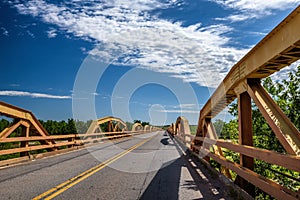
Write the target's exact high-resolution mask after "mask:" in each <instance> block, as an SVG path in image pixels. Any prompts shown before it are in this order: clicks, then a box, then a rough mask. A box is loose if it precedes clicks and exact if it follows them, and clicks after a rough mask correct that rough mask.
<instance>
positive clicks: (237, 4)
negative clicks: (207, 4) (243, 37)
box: [210, 0, 300, 22]
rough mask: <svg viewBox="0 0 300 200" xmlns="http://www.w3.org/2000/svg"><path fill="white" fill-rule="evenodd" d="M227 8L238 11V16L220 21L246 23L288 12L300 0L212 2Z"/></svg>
mask: <svg viewBox="0 0 300 200" xmlns="http://www.w3.org/2000/svg"><path fill="white" fill-rule="evenodd" d="M210 1H213V2H215V3H217V4H220V5H222V6H224V7H226V8H230V9H233V10H236V11H237V12H238V13H237V14H232V15H230V16H228V17H226V18H218V19H219V20H230V21H233V22H238V21H244V20H248V19H253V18H256V19H258V18H262V17H264V16H267V15H271V14H272V13H273V11H274V10H286V9H290V8H295V7H296V6H298V5H299V3H300V0H271V1H266V0H265V1H264V0H210Z"/></svg>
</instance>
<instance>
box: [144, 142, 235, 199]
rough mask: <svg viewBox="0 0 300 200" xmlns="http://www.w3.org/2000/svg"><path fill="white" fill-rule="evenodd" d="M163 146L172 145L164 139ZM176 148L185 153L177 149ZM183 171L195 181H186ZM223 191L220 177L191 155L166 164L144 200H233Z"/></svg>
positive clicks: (145, 194) (151, 183) (153, 181)
mask: <svg viewBox="0 0 300 200" xmlns="http://www.w3.org/2000/svg"><path fill="white" fill-rule="evenodd" d="M161 143H163V144H164V145H168V144H169V142H168V140H167V138H165V139H162V140H161ZM176 147H177V150H178V151H181V150H180V148H179V147H178V146H177V145H176ZM183 171H185V174H186V173H188V174H190V175H188V177H192V179H191V178H186V177H187V176H186V175H185V176H184V175H183V174H182V172H183ZM181 177H182V178H181ZM223 187H224V185H223V184H222V182H221V181H220V180H219V179H218V177H217V176H216V175H214V174H212V173H211V172H210V171H208V170H207V169H206V168H205V167H204V166H203V164H201V162H200V161H199V160H198V158H195V157H192V156H190V155H189V154H188V152H187V154H186V155H182V156H181V157H179V158H178V159H177V160H175V161H172V162H171V163H165V164H164V166H163V167H161V169H160V170H159V171H158V172H157V173H156V175H155V176H154V178H153V179H152V181H151V182H150V184H149V185H148V187H147V188H146V190H145V191H144V193H143V194H142V195H141V197H140V199H143V200H152V199H172V200H176V199H209V200H211V199H222V198H223V199H233V198H231V197H229V196H228V194H227V193H226V192H225V190H224V188H223ZM189 195H191V196H189ZM195 197H197V198H195Z"/></svg>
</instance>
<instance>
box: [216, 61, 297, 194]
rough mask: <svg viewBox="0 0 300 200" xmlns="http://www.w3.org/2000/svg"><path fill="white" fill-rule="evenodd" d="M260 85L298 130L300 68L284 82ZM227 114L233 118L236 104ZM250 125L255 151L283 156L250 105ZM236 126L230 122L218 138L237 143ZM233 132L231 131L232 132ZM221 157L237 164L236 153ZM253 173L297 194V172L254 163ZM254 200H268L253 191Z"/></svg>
mask: <svg viewBox="0 0 300 200" xmlns="http://www.w3.org/2000/svg"><path fill="white" fill-rule="evenodd" d="M262 85H263V86H264V88H265V89H266V91H267V92H268V93H269V94H270V95H271V96H272V98H273V99H274V101H275V102H276V103H277V104H278V106H279V107H280V108H281V109H282V110H283V112H284V113H285V114H286V115H287V117H288V118H289V119H290V120H291V121H292V123H293V124H294V125H295V126H296V127H297V128H298V129H299V128H300V113H299V110H300V66H299V67H298V68H297V69H296V70H295V71H292V72H290V73H289V74H288V79H287V80H283V81H282V82H274V81H272V79H271V78H266V79H264V80H263V82H262ZM229 111H230V113H231V114H232V115H234V116H237V113H238V112H237V102H236V101H235V102H234V103H232V104H231V105H230V108H229ZM252 123H253V135H254V138H253V139H254V141H253V142H254V146H255V147H257V148H262V149H268V150H272V151H276V152H279V153H286V151H285V150H284V148H283V147H282V145H281V143H280V142H279V140H278V139H277V137H276V136H275V134H274V133H273V131H272V129H271V128H270V126H269V125H268V124H267V122H266V120H265V119H264V117H263V116H262V114H261V113H260V111H259V109H258V108H257V106H255V105H254V104H252ZM237 127H238V122H237V120H235V121H230V122H229V123H226V124H225V125H224V127H223V129H222V132H221V137H223V138H226V139H231V140H235V141H237V138H238V131H237ZM233 130H234V131H233ZM225 156H226V157H227V158H228V157H230V158H231V159H232V160H234V161H235V162H238V156H237V153H234V152H231V151H226V152H225ZM255 172H256V173H258V174H260V175H262V176H265V177H267V178H270V179H273V180H274V181H276V182H277V183H280V184H281V185H283V186H285V187H287V188H290V189H292V190H294V191H297V190H298V189H299V188H300V183H299V182H297V181H295V180H294V179H293V178H289V176H290V177H294V178H298V177H299V172H295V171H291V170H288V169H285V168H283V167H281V166H277V165H272V164H269V163H266V162H264V161H260V160H255ZM256 199H272V198H271V197H270V196H269V195H267V194H265V193H263V192H262V191H261V190H259V189H257V191H256Z"/></svg>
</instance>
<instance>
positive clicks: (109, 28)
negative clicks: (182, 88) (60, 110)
mask: <svg viewBox="0 0 300 200" xmlns="http://www.w3.org/2000/svg"><path fill="white" fill-rule="evenodd" d="M88 2H89V4H83V3H82V2H78V1H72V2H71V3H69V4H68V5H67V4H63V3H60V4H59V6H58V5H54V4H51V3H47V2H46V1H43V0H31V1H28V2H26V3H23V4H20V3H16V4H15V7H17V9H18V11H19V12H20V13H22V14H30V15H33V16H36V17H39V18H41V19H42V20H43V21H44V22H46V23H49V24H53V25H56V26H58V27H59V28H60V29H61V30H64V31H65V32H66V33H67V34H69V33H72V34H73V35H75V36H77V37H81V38H83V39H87V40H93V41H96V42H97V43H99V44H100V47H99V48H98V49H95V50H93V51H91V52H90V54H94V55H98V56H102V58H107V59H112V58H110V57H109V56H111V55H113V54H112V52H115V51H118V52H120V51H121V52H123V53H124V54H125V55H124V57H123V59H121V60H120V59H119V61H120V63H116V64H122V65H133V66H138V67H141V68H145V69H148V70H153V71H157V72H165V73H169V74H170V76H173V77H176V78H181V79H183V80H184V81H186V82H196V83H198V84H200V85H203V86H209V87H216V86H217V85H218V84H219V83H220V81H221V80H222V78H223V77H224V76H225V75H226V73H227V72H228V70H229V69H230V67H231V66H232V65H233V64H234V63H235V62H236V61H238V60H239V59H240V58H241V57H242V56H243V55H244V54H245V53H246V52H247V50H248V49H235V48H233V47H226V45H227V44H228V43H229V40H230V38H228V37H225V36H224V33H227V32H229V31H231V30H232V29H231V28H229V27H227V26H225V25H212V26H208V27H204V26H202V25H201V24H194V25H191V26H188V27H184V26H183V25H182V24H181V23H179V22H176V23H174V22H171V21H168V20H164V19H159V18H157V17H156V16H151V15H150V14H149V11H151V10H153V9H156V8H166V7H168V6H170V5H177V4H178V1H171V0H170V1H164V2H165V3H161V2H159V1H158V0H135V1H130V3H128V1H125V0H115V1H108V0H107V1H103V3H101V4H99V3H93V2H90V1H88ZM51 33H52V32H51ZM53 33H54V32H53Z"/></svg>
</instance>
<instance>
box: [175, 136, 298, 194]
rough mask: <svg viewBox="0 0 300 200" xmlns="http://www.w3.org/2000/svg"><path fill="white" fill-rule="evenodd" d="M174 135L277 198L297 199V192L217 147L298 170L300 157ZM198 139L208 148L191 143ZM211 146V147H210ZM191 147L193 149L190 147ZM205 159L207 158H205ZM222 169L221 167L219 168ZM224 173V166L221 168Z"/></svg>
mask: <svg viewBox="0 0 300 200" xmlns="http://www.w3.org/2000/svg"><path fill="white" fill-rule="evenodd" d="M175 137H176V138H177V139H178V140H180V141H181V142H182V143H183V144H185V145H186V147H187V148H189V149H190V150H191V151H192V152H195V150H197V151H198V152H199V153H197V154H196V155H197V156H200V157H201V158H205V157H207V156H208V157H210V158H212V159H213V160H215V161H216V162H218V163H220V164H221V165H222V166H223V167H225V168H226V169H230V170H232V171H234V172H235V173H236V174H237V175H239V176H240V177H242V178H244V179H246V180H247V181H249V182H250V183H251V184H253V185H255V186H257V187H259V188H261V189H262V190H264V191H265V192H267V193H268V194H270V195H272V196H274V197H275V198H277V199H299V197H300V195H299V193H298V192H293V191H291V190H290V189H288V188H286V187H283V186H281V185H280V184H278V183H276V182H274V181H272V180H270V179H267V178H265V177H263V176H261V175H259V174H257V173H255V172H254V171H252V170H250V169H248V168H245V167H243V166H241V165H240V164H238V163H235V162H232V161H230V160H227V159H226V158H225V157H224V156H222V155H220V154H219V152H217V151H218V150H217V149H218V148H222V151H224V150H225V149H226V150H230V151H233V152H236V153H239V154H240V155H246V156H249V157H251V158H254V159H258V160H262V161H265V162H267V163H270V164H274V165H278V166H282V167H285V168H286V169H289V170H293V171H297V172H299V171H300V157H299V156H293V155H288V154H279V153H276V152H274V151H269V150H265V149H258V148H254V147H251V146H247V145H239V144H234V143H232V142H231V141H230V140H222V139H209V138H207V137H197V136H195V135H191V134H178V135H175ZM195 139H197V140H200V141H202V142H203V143H205V144H206V145H208V149H206V148H204V147H203V146H200V145H193V140H195ZM204 146H205V145H204ZM210 147H212V148H210ZM192 148H193V149H192ZM206 161H207V159H206ZM221 170H222V169H221ZM223 173H224V168H223Z"/></svg>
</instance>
